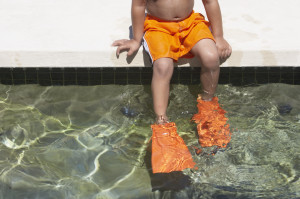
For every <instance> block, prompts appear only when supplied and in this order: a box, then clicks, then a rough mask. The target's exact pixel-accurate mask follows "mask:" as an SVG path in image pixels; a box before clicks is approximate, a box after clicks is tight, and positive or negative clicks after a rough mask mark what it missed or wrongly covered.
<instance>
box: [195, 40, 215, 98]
mask: <svg viewBox="0 0 300 199" xmlns="http://www.w3.org/2000/svg"><path fill="white" fill-rule="evenodd" d="M191 52H192V53H193V54H194V55H195V56H196V57H197V58H198V59H199V61H200V62H201V74H200V80H201V84H202V88H203V92H202V93H201V98H202V99H203V100H207V101H209V100H211V99H212V98H213V96H214V94H215V91H216V88H217V85H218V80H219V74H220V61H219V54H218V50H217V47H216V44H215V42H214V41H213V40H211V39H202V40H200V41H199V42H197V43H196V45H195V46H194V47H193V48H192V50H191Z"/></svg>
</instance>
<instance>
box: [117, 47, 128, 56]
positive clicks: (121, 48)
mask: <svg viewBox="0 0 300 199" xmlns="http://www.w3.org/2000/svg"><path fill="white" fill-rule="evenodd" d="M126 49H128V47H127V46H126V45H123V46H119V47H118V48H117V56H119V55H120V52H121V51H123V50H126Z"/></svg>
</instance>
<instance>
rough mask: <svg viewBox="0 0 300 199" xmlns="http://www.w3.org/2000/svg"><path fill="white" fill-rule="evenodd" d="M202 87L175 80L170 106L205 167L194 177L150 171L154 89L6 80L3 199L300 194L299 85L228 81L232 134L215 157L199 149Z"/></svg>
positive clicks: (0, 161)
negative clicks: (197, 116)
mask: <svg viewBox="0 0 300 199" xmlns="http://www.w3.org/2000/svg"><path fill="white" fill-rule="evenodd" d="M198 90H199V87H198V86H187V85H172V88H171V94H170V105H169V109H168V114H169V116H170V118H171V120H172V121H175V122H176V124H177V127H178V133H179V135H180V136H181V137H182V138H183V139H184V140H185V143H186V144H187V145H188V147H189V149H190V151H191V153H192V156H193V158H194V160H195V162H196V163H197V166H198V167H199V170H196V171H195V170H186V171H184V176H187V177H188V178H189V180H190V183H186V182H185V181H184V180H183V181H180V179H182V178H181V177H182V176H183V175H181V174H179V175H177V176H175V178H174V176H173V178H172V177H168V178H166V177H162V176H160V178H155V176H153V175H152V174H151V170H150V169H151V168H150V167H151V165H150V157H151V154H150V152H149V150H148V141H149V139H150V137H151V134H152V132H151V129H150V124H151V123H152V122H153V118H154V114H153V111H152V99H151V91H150V86H147V85H146V86H142V85H126V86H120V85H106V86H91V87H84V86H66V87H59V86H56V87H42V86H38V85H21V86H6V85H0V141H1V142H0V198H1V199H2V198H3V199H19V198H20V199H24V198H30V199H31V198H46V199H48V198H49V199H50V198H58V199H64V198H66V199H82V198H84V199H85V198H87V199H102V198H103V199H110V198H112V199H114V198H122V199H123V198H288V199H290V198H300V180H299V176H300V166H299V165H300V86H293V85H284V84H269V85H262V86H257V87H233V86H229V85H220V86H219V88H218V91H217V96H218V97H219V100H220V103H221V104H222V105H223V108H224V109H225V110H226V111H227V117H228V118H229V124H230V126H231V129H232V132H233V135H232V140H231V142H230V145H229V146H228V148H226V149H225V150H219V151H217V153H216V154H215V155H214V156H213V155H210V153H212V152H216V150H215V149H214V148H207V149H204V150H203V153H201V154H200V155H197V154H196V153H195V151H194V150H193V147H194V146H196V147H200V146H199V144H198V141H197V136H196V133H195V132H196V126H195V124H193V123H192V122H190V118H191V117H192V115H193V114H194V113H195V112H196V111H197V109H196V97H197V93H198ZM124 107H129V108H130V110H133V111H134V113H135V114H134V117H126V116H125V115H124V114H123V113H122V111H121V110H122V108H124ZM123 110H124V109H123ZM123 112H124V111H123ZM174 179H175V180H174ZM173 181H174V182H175V181H176V182H180V183H179V184H180V185H182V186H181V187H180V188H178V187H176V185H174V184H172V183H173ZM163 182H170V184H169V187H168V188H166V187H165V188H164V190H165V191H160V190H156V191H154V190H155V189H161V188H163V187H164V186H163ZM175 184H176V183H175ZM177 184H178V183H177ZM172 188H173V189H175V190H172Z"/></svg>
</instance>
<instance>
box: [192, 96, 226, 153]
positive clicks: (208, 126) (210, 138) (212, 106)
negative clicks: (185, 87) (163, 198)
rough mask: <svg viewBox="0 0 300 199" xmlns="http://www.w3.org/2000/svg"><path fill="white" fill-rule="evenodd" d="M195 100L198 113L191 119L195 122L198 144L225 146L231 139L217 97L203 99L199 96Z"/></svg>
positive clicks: (203, 145)
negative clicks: (207, 99) (208, 99)
mask: <svg viewBox="0 0 300 199" xmlns="http://www.w3.org/2000/svg"><path fill="white" fill-rule="evenodd" d="M197 102H198V105H197V107H198V113H196V114H195V115H194V116H193V118H192V120H194V121H195V122H196V123H197V131H198V135H199V143H200V145H201V146H202V147H211V146H213V145H216V146H218V147H221V148H225V147H226V146H227V144H228V143H229V142H230V139H231V132H230V129H229V124H227V123H226V122H227V120H228V119H227V118H226V116H225V113H226V111H225V110H224V109H222V108H221V107H220V105H219V103H218V98H217V97H213V98H212V100H211V101H204V100H202V99H201V96H199V97H198V99H197Z"/></svg>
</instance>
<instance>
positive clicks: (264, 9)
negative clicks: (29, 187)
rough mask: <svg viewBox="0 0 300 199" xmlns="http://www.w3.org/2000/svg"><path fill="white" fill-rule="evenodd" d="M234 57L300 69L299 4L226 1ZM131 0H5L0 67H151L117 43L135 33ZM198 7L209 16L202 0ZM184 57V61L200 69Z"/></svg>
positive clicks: (235, 62) (236, 61)
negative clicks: (114, 44)
mask: <svg viewBox="0 0 300 199" xmlns="http://www.w3.org/2000/svg"><path fill="white" fill-rule="evenodd" d="M219 3H220V5H221V10H222V15H223V26H224V34H225V38H226V39H227V40H228V41H229V43H230V44H231V46H232V48H233V54H232V56H231V58H230V59H229V60H227V62H225V63H224V64H223V66H224V67H226V66H229V67H235V66H236V67H240V66H300V41H299V39H297V35H300V27H299V21H298V20H299V19H300V12H299V11H298V10H299V7H300V1H295V0H286V1H284V2H283V1H279V0H275V1H274V0H264V1H260V0H252V1H249V0H248V1H238V0H227V1H225V0H219ZM130 7H131V1H130V0H123V1H104V0H91V1H88V2H87V1H84V0H61V1H59V0H44V1H40V0H30V1H24V0H14V1H11V0H2V1H1V2H0V30H1V31H0V35H1V36H0V67H120V66H126V67H141V66H144V65H146V66H149V65H150V63H149V60H148V57H147V55H146V56H145V54H144V53H143V50H142V48H140V51H139V52H138V54H137V55H136V57H134V59H133V60H127V59H126V53H123V54H121V56H120V58H119V59H117V58H116V56H115V48H114V47H111V43H112V42H113V41H114V40H117V39H122V38H129V34H130V26H131V19H130ZM195 11H196V12H201V13H203V14H205V12H204V8H203V6H202V3H201V1H195ZM195 65H197V63H195V60H189V61H187V60H182V61H181V62H179V66H195Z"/></svg>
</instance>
